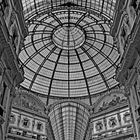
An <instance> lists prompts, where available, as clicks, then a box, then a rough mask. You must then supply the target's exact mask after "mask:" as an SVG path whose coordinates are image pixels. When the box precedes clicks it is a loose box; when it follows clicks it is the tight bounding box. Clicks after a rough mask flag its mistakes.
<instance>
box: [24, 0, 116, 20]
mask: <svg viewBox="0 0 140 140" xmlns="http://www.w3.org/2000/svg"><path fill="white" fill-rule="evenodd" d="M22 3H23V8H24V9H23V10H24V15H25V18H26V19H28V20H29V19H31V17H33V16H34V15H36V14H41V13H42V12H46V11H48V9H61V8H60V6H62V5H63V6H65V4H67V3H72V4H73V6H79V7H83V8H86V9H91V10H93V11H95V12H97V13H99V14H100V15H102V16H103V17H107V18H108V19H111V20H112V17H113V14H114V13H113V12H114V8H115V3H116V0H22Z"/></svg>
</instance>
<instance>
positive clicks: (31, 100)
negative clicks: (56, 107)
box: [13, 93, 45, 115]
mask: <svg viewBox="0 0 140 140" xmlns="http://www.w3.org/2000/svg"><path fill="white" fill-rule="evenodd" d="M13 105H14V106H15V107H20V108H23V109H28V110H31V111H33V112H36V113H38V114H40V115H42V114H45V112H44V105H43V103H42V102H41V101H39V99H36V97H34V96H33V95H31V94H29V95H28V93H23V94H17V95H16V98H15V99H14V102H13Z"/></svg>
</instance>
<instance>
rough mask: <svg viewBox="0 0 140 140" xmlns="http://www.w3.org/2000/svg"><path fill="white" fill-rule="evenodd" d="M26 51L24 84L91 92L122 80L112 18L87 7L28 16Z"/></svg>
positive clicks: (57, 92) (59, 93) (40, 89)
mask: <svg viewBox="0 0 140 140" xmlns="http://www.w3.org/2000/svg"><path fill="white" fill-rule="evenodd" d="M28 30H29V35H28V36H27V37H26V40H25V42H24V44H25V45H24V47H23V49H22V51H21V53H20V60H21V63H22V65H23V68H24V71H25V80H24V82H23V83H22V84H21V85H22V86H23V87H25V88H26V89H29V90H31V91H34V92H37V93H40V94H43V95H47V96H48V97H51V96H52V97H65V98H67V97H86V96H87V97H90V96H92V95H94V94H98V93H101V92H104V91H107V90H109V89H111V88H113V87H115V86H116V85H118V83H117V82H116V80H115V79H114V75H115V71H116V68H117V66H118V64H119V54H118V51H117V48H116V47H115V46H114V43H113V38H112V36H111V35H110V23H109V21H107V20H105V19H102V18H100V17H98V16H97V15H94V14H92V13H90V12H87V11H80V10H76V9H72V8H71V9H61V10H58V11H52V12H49V13H42V14H40V15H36V17H35V18H33V19H30V20H28Z"/></svg>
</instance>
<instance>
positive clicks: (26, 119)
mask: <svg viewBox="0 0 140 140" xmlns="http://www.w3.org/2000/svg"><path fill="white" fill-rule="evenodd" d="M30 124H31V123H30V120H29V119H28V118H24V119H23V120H22V126H23V127H25V128H29V126H30Z"/></svg>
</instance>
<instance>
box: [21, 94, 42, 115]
mask: <svg viewBox="0 0 140 140" xmlns="http://www.w3.org/2000/svg"><path fill="white" fill-rule="evenodd" d="M21 103H22V107H24V108H28V109H30V110H33V111H35V112H39V113H41V114H42V112H41V110H40V108H39V107H38V106H37V104H36V103H35V102H34V101H33V100H30V99H28V98H27V97H26V96H22V98H21Z"/></svg>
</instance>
